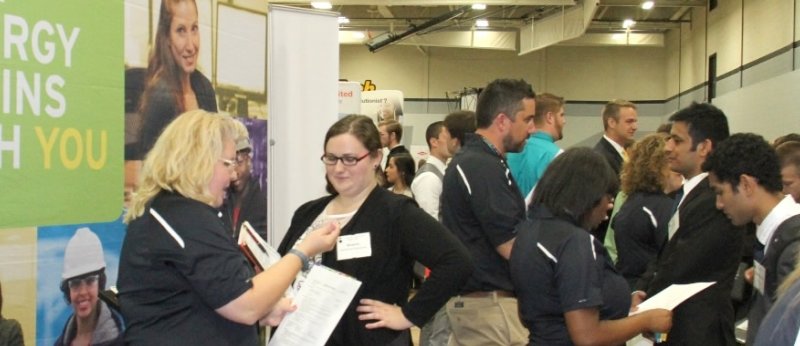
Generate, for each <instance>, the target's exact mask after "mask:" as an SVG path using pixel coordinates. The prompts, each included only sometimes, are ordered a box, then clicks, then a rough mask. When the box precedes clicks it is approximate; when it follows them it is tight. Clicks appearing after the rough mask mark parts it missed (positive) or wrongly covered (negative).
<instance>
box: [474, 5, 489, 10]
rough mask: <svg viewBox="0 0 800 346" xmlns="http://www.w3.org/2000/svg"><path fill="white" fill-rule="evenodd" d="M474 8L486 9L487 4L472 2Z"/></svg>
mask: <svg viewBox="0 0 800 346" xmlns="http://www.w3.org/2000/svg"><path fill="white" fill-rule="evenodd" d="M472 9H473V10H485V9H486V4H472Z"/></svg>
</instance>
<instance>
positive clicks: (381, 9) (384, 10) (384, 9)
mask: <svg viewBox="0 0 800 346" xmlns="http://www.w3.org/2000/svg"><path fill="white" fill-rule="evenodd" d="M378 13H380V14H381V16H383V18H394V13H392V10H390V9H389V6H378Z"/></svg>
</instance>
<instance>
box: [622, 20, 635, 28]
mask: <svg viewBox="0 0 800 346" xmlns="http://www.w3.org/2000/svg"><path fill="white" fill-rule="evenodd" d="M634 25H636V21H634V20H633V19H626V20H624V21H623V22H622V27H623V28H625V29H630V28H631V27H633V26H634Z"/></svg>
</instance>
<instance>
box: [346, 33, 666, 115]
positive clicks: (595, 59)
mask: <svg viewBox="0 0 800 346" xmlns="http://www.w3.org/2000/svg"><path fill="white" fill-rule="evenodd" d="M340 52H341V57H340V62H341V65H340V70H339V71H340V76H341V78H346V79H348V80H351V81H357V82H362V83H363V82H364V80H366V79H369V80H372V82H373V83H374V84H376V85H377V86H378V88H379V89H398V90H402V91H403V93H404V95H405V97H406V98H445V97H448V96H449V97H451V98H452V97H453V96H454V92H457V91H461V90H463V89H464V88H469V87H484V86H485V85H486V84H488V83H489V82H491V81H492V80H494V79H496V78H523V79H525V80H526V81H528V82H529V83H531V84H533V87H534V89H535V90H536V91H537V92H544V91H548V92H553V93H556V94H559V95H562V96H564V97H566V98H567V99H570V100H583V101H586V100H589V101H607V100H609V99H612V98H625V99H637V100H642V99H646V100H660V99H664V98H665V97H667V95H666V90H665V84H664V82H663V81H664V74H665V69H664V68H663V66H664V63H665V61H666V59H665V54H666V50H665V49H664V48H660V47H637V48H624V47H622V48H621V47H611V48H603V47H549V48H547V49H544V50H541V51H537V52H533V53H530V54H526V55H523V56H518V55H516V53H514V52H506V51H494V50H481V49H463V48H440V47H435V48H426V49H425V51H421V50H420V49H417V48H416V47H409V46H390V47H389V48H386V49H384V50H382V51H379V52H378V53H376V54H373V53H370V52H369V51H368V50H367V48H366V47H364V46H353V45H343V46H341V50H340Z"/></svg>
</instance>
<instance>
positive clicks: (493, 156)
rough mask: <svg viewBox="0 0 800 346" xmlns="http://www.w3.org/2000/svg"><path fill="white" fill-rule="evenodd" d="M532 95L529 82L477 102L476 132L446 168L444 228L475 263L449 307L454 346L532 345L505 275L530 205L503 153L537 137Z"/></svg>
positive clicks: (505, 85)
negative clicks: (453, 235) (458, 240)
mask: <svg viewBox="0 0 800 346" xmlns="http://www.w3.org/2000/svg"><path fill="white" fill-rule="evenodd" d="M535 97H536V95H535V94H534V92H533V88H532V87H531V85H530V84H528V83H527V82H525V81H524V80H510V79H498V80H495V81H493V82H491V83H489V85H488V86H486V88H484V89H483V92H481V95H480V96H479V97H478V104H477V111H476V114H477V116H476V119H477V127H478V129H477V130H476V131H475V133H467V134H466V135H465V143H464V146H463V147H462V148H461V150H460V151H459V152H458V153H456V155H455V156H454V157H453V160H452V161H451V162H450V165H448V167H447V169H446V170H445V174H444V179H443V181H442V197H441V199H442V205H441V209H440V212H441V214H440V215H441V217H442V223H444V225H445V226H446V227H447V228H448V229H449V230H450V231H452V232H453V233H454V234H455V235H456V236H457V237H458V238H459V239H460V240H461V242H462V243H463V244H464V245H465V246H466V247H467V249H469V252H470V255H471V257H472V260H473V262H474V263H475V271H474V272H473V273H472V276H471V277H470V278H469V280H468V281H467V284H466V285H464V286H463V287H461V290H460V294H459V296H457V297H454V298H451V299H450V301H449V302H447V308H446V310H447V317H448V319H449V321H450V325H451V328H452V339H451V344H456V345H524V344H527V342H528V331H527V330H526V329H525V327H524V326H523V325H522V322H520V320H519V314H518V313H517V299H516V297H515V296H514V293H513V291H514V285H513V284H512V283H511V277H510V275H509V272H508V258H509V256H510V255H511V247H512V246H513V245H514V239H515V238H516V231H515V229H514V227H516V225H518V224H519V223H521V222H522V221H523V220H525V202H524V201H523V199H522V194H521V193H520V191H519V188H518V187H517V183H516V181H515V180H514V177H513V176H512V175H511V171H510V170H509V168H508V166H507V165H506V160H505V155H506V153H508V152H519V151H521V150H522V148H523V147H524V146H525V142H526V140H527V139H528V136H529V135H530V133H531V132H533V130H534V125H533V118H534V115H535V113H536V100H535ZM434 273H435V271H434ZM477 316H480V318H476V317H477Z"/></svg>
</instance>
